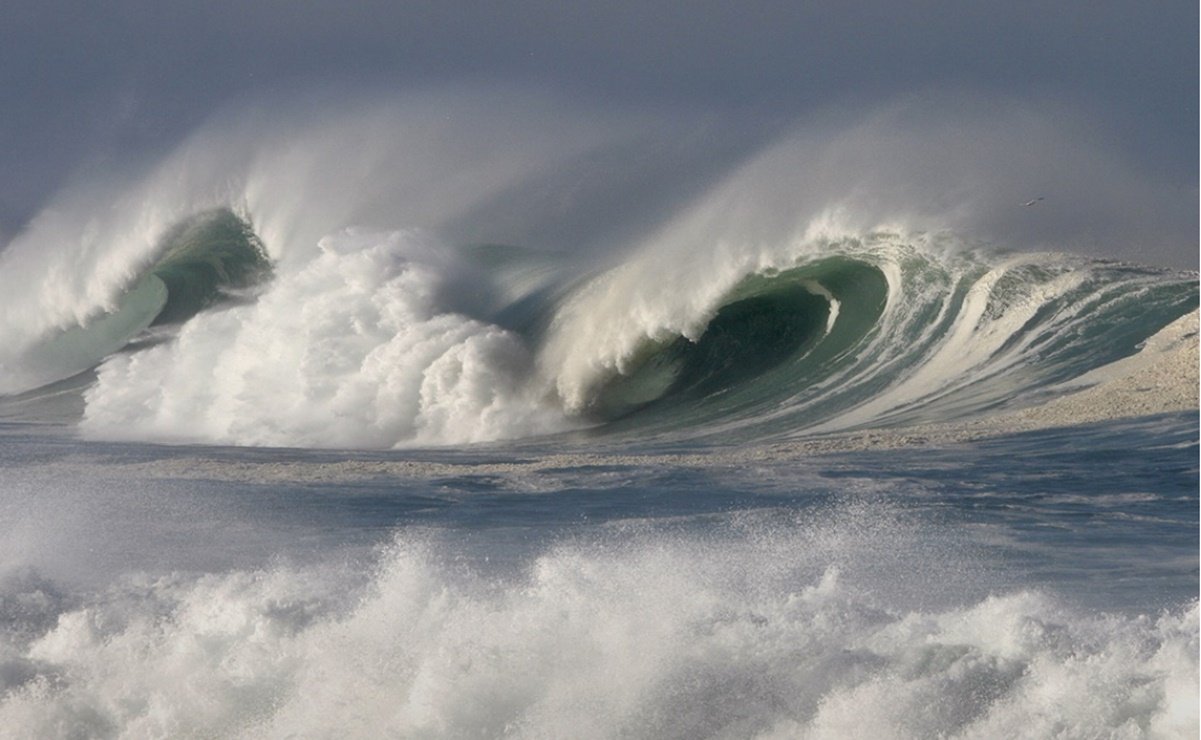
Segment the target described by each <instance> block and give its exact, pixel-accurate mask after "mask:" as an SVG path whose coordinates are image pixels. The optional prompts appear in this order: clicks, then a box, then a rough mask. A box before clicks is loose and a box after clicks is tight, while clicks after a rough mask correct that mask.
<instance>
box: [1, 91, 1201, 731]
mask: <svg viewBox="0 0 1201 740" xmlns="http://www.w3.org/2000/svg"><path fill="white" fill-rule="evenodd" d="M297 105H298V104H296V103H291V104H288V105H285V104H275V105H267V106H264V107H262V108H255V109H249V110H247V109H240V110H236V111H230V112H227V113H225V114H222V115H219V116H217V117H215V118H214V119H213V120H212V121H211V122H210V123H209V124H207V125H206V126H204V127H202V128H201V129H200V130H198V131H197V132H196V133H194V134H193V135H192V136H191V137H190V138H189V139H187V140H186V141H184V142H183V143H182V144H180V146H179V147H178V148H177V149H176V150H174V151H173V152H170V153H168V154H167V155H165V156H163V157H161V158H158V159H156V160H154V161H150V162H147V163H143V164H141V165H139V166H136V167H130V168H129V169H128V170H127V171H122V172H116V173H113V172H110V173H105V174H104V175H103V176H102V177H97V176H90V177H83V178H81V179H80V180H78V181H77V182H75V183H74V184H73V185H72V186H70V187H68V188H66V189H65V190H64V191H63V192H61V193H60V194H58V195H57V196H56V197H55V198H54V200H53V201H52V202H51V203H49V204H47V206H46V207H45V208H44V209H43V210H42V211H41V212H40V213H39V214H38V215H37V217H36V218H35V219H34V220H33V221H32V222H31V223H30V224H29V225H28V226H27V227H26V228H25V229H24V230H22V231H21V232H19V233H17V234H16V235H15V236H13V237H12V238H11V239H10V240H9V242H8V243H7V245H6V246H5V247H4V248H3V251H2V252H0V532H3V536H2V537H0V736H3V737H20V738H25V737H29V738H34V737H121V738H136V737H247V738H249V737H255V738H258V737H297V736H301V737H430V738H435V737H437V738H442V737H528V738H552V737H554V738H558V737H578V738H608V737H647V738H664V737H681V738H682V737H689V738H692V737H723V738H743V737H757V738H794V737H801V738H842V737H881V738H892V737H895V738H925V737H954V738H992V737H1029V738H1043V737H1063V738H1096V737H1114V738H1128V737H1154V738H1175V737H1195V736H1196V733H1197V728H1198V701H1197V696H1198V690H1199V689H1198V641H1199V624H1198V622H1199V615H1198V602H1197V598H1198V594H1197V578H1198V558H1197V548H1198V534H1197V533H1198V514H1197V512H1198V486H1197V476H1198V467H1197V437H1198V423H1197V418H1198V417H1197V408H1198V279H1197V274H1196V273H1195V272H1193V271H1186V270H1176V269H1168V268H1160V267H1154V266H1148V265H1141V264H1136V263H1132V262H1126V261H1119V260H1114V259H1105V258H1100V257H1095V256H1084V255H1083V254H1080V253H1077V252H1073V251H1071V250H1070V247H1072V246H1073V245H1072V244H1066V243H1065V244H1064V245H1062V248H1059V249H1057V248H1056V245H1054V244H1045V243H1032V242H1030V241H1029V240H1025V237H1024V236H1022V234H1023V233H1024V232H1023V228H1025V227H1023V226H1022V225H1021V222H1020V221H1019V220H1017V219H1033V218H1038V217H1039V216H1038V214H1037V213H1032V212H1030V211H1029V210H1028V208H1024V207H1023V206H1022V201H1021V200H1020V199H1019V198H1016V197H1015V198H1013V199H1012V200H1013V204H1014V205H1016V209H1017V210H1018V211H1022V212H1021V213H1018V214H1017V215H1016V216H1014V215H998V214H1000V211H999V210H998V207H997V206H996V205H995V203H996V201H997V200H998V198H1001V197H1009V196H1008V195H1007V193H1009V192H1010V190H1009V189H1010V187H1011V185H1012V183H1013V182H1014V181H1015V178H1018V177H1019V176H1020V172H1021V170H1022V169H1023V168H1028V167H1032V166H1035V165H1034V163H1035V160H1037V158H1038V157H1039V156H1040V155H1039V152H1042V151H1049V150H1054V151H1057V152H1061V153H1062V156H1063V157H1068V158H1070V157H1071V156H1073V155H1079V157H1080V161H1082V162H1083V161H1086V160H1087V162H1088V163H1089V169H1088V171H1087V174H1088V175H1089V176H1090V177H1091V176H1095V179H1096V180H1097V181H1104V180H1106V179H1113V178H1115V177H1117V176H1118V175H1119V174H1121V172H1120V166H1121V163H1120V162H1117V161H1111V160H1107V159H1106V158H1105V157H1104V156H1101V155H1099V154H1097V152H1096V151H1094V150H1092V149H1088V146H1089V144H1088V143H1087V142H1081V141H1079V140H1078V139H1077V138H1075V137H1072V136H1068V135H1061V134H1058V133H1056V132H1055V130H1053V129H1052V128H1050V127H1048V125H1047V124H1046V122H1045V121H1043V120H1041V119H1040V118H1039V117H1038V116H1037V115H1036V112H1034V111H1031V110H1026V109H1020V110H1015V111H1010V112H1009V113H1006V114H1003V115H998V114H997V112H996V111H992V110H990V111H989V112H988V115H986V116H980V117H978V118H970V119H969V120H961V121H956V122H947V121H941V120H933V119H931V118H928V117H926V116H924V115H920V114H915V113H914V112H913V111H912V110H911V109H910V108H908V107H906V106H904V105H902V106H899V107H892V108H885V109H882V110H880V111H875V112H874V113H871V114H870V115H867V116H866V117H865V118H862V119H860V120H858V121H857V122H855V123H853V124H849V125H840V126H838V127H831V126H829V125H827V124H821V125H818V124H812V125H797V126H795V127H792V128H788V129H785V130H773V131H771V132H760V133H759V134H757V135H755V136H751V135H750V134H746V133H740V134H739V135H736V136H731V135H730V132H729V131H724V130H720V129H719V128H711V127H710V128H706V127H705V126H701V127H697V128H693V129H689V131H690V133H689V135H687V136H683V137H681V136H680V135H679V134H678V131H679V128H678V126H679V122H678V121H676V120H674V119H672V120H669V119H668V118H666V117H654V116H649V115H645V114H643V115H632V114H628V113H617V112H613V111H599V110H594V109H586V108H583V107H580V106H578V105H576V106H565V105H564V104H563V102H562V101H548V100H546V99H544V98H539V97H537V96H528V95H524V94H518V93H514V92H513V91H507V92H506V93H505V94H503V95H481V94H479V93H478V92H473V93H471V94H462V93H438V94H428V95H425V96H416V97H414V98H412V99H407V100H405V101H391V102H388V101H384V102H380V101H372V102H370V103H365V102H364V101H356V103H355V104H354V105H349V104H345V101H342V104H339V105H337V106H333V105H328V104H325V105H323V106H322V107H321V112H320V114H319V115H298V113H299V112H300V111H302V110H303V111H308V110H309V109H307V108H304V107H303V106H300V107H291V106H297ZM309 112H311V111H309ZM950 127H953V128H955V130H956V131H959V132H968V133H969V134H970V133H975V134H976V135H977V136H976V138H977V139H979V140H990V141H1000V144H998V145H997V146H996V148H995V150H993V151H991V153H990V152H988V151H986V152H985V153H983V154H980V152H979V151H978V148H974V147H971V146H968V144H967V143H965V142H970V141H971V140H972V138H973V137H972V136H970V135H968V134H964V133H961V134H960V136H958V137H957V138H956V140H955V141H953V142H951V143H950V144H948V145H947V147H948V148H949V150H948V151H942V149H940V148H939V147H941V146H943V143H945V142H946V139H945V134H946V131H947V130H948V128H950ZM1013 141H1023V142H1035V145H1032V146H1027V147H1025V149H1030V150H1033V153H1032V154H1030V155H1028V156H1030V157H1033V158H1034V159H1030V160H1022V159H1021V157H1017V158H1015V157H1013V156H1011V154H1010V152H1011V151H1013V147H1011V146H1009V145H1008V144H1007V142H1010V143H1012V142H1013ZM956 142H958V143H956ZM936 144H937V145H936ZM936 150H937V151H938V152H939V156H933V154H932V153H933V152H935V151H936ZM1086 154H1087V156H1085V155H1086ZM865 162H870V163H871V164H872V166H871V167H870V168H866V167H865ZM868 169H870V172H871V173H872V174H871V177H869V178H866V179H865V178H864V177H862V176H859V175H855V174H854V173H861V172H863V171H867V170H868ZM1153 196H1154V194H1153V193H1147V194H1146V197H1147V198H1148V199H1151V198H1153ZM1096 207H1097V206H1095V205H1092V204H1090V205H1088V206H1087V207H1086V208H1085V209H1084V210H1083V211H1082V213H1084V214H1085V215H1087V214H1089V213H1091V212H1092V210H1091V209H1094V208H1096ZM1007 219H1008V220H1007ZM997 234H1002V235H1003V234H1012V235H1014V236H1013V242H1012V243H1006V242H1005V241H1003V238H1002V237H998V236H997Z"/></svg>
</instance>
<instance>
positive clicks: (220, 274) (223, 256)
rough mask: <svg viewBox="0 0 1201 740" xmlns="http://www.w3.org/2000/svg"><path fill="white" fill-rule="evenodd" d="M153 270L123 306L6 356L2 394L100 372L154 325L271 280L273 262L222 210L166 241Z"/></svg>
mask: <svg viewBox="0 0 1201 740" xmlns="http://www.w3.org/2000/svg"><path fill="white" fill-rule="evenodd" d="M153 255H154V256H153V257H152V258H151V259H150V260H149V265H148V266H147V267H146V268H144V269H143V270H142V271H141V272H140V273H138V275H137V277H136V278H135V279H134V280H132V281H131V282H130V283H129V286H128V287H127V288H126V289H125V290H124V291H122V292H121V294H120V296H119V297H118V299H117V301H116V306H115V307H114V308H112V309H110V310H107V311H105V310H101V311H97V312H95V313H94V315H92V316H91V317H90V318H88V319H86V320H84V321H83V322H82V323H80V324H78V325H75V326H70V327H66V328H60V329H51V330H49V331H47V332H45V333H43V334H42V335H41V336H39V337H36V338H35V339H34V340H32V341H30V342H27V343H25V344H24V346H21V345H20V344H18V345H17V346H14V347H9V348H8V352H10V353H11V355H10V356H9V357H0V369H2V370H3V373H0V393H4V392H7V393H14V392H16V393H19V392H21V391H26V390H30V389H33V388H37V387H40V386H43V385H46V384H48V383H51V382H54V381H57V380H62V379H64V378H67V377H70V376H72V375H75V374H76V373H79V372H82V371H84V370H88V369H91V368H93V367H95V366H96V365H97V364H98V363H99V362H100V361H102V360H103V359H104V358H106V357H108V356H110V355H112V354H113V353H115V352H118V351H120V350H121V349H123V348H125V347H126V346H127V345H129V344H130V343H131V342H133V341H134V340H135V339H137V338H139V337H140V336H142V335H143V333H144V332H145V331H146V330H147V329H149V328H150V327H153V326H166V325H178V324H181V323H183V322H185V321H187V320H188V319H190V318H192V317H193V316H195V315H196V314H198V313H200V312H201V311H203V310H205V309H207V308H210V307H213V306H217V305H221V304H228V303H231V302H234V301H236V300H237V296H238V294H239V292H240V291H246V290H249V289H251V288H253V287H255V286H256V285H259V284H260V283H262V282H264V281H266V280H267V279H269V278H270V276H271V274H272V268H271V262H270V260H269V259H268V257H267V254H266V250H265V249H264V248H263V244H262V242H261V241H260V240H259V238H258V237H257V236H256V235H255V233H254V230H253V228H252V227H251V226H250V224H249V223H247V222H246V221H245V220H244V219H242V218H239V217H238V216H237V215H235V214H234V213H233V211H231V210H229V209H226V208H221V209H214V210H210V211H205V212H201V213H198V214H195V215H193V216H191V217H189V218H187V219H184V220H183V221H181V222H180V223H178V224H176V225H175V226H174V227H172V228H171V229H169V230H168V231H167V232H166V233H165V234H163V236H162V237H161V238H160V239H159V240H158V245H157V247H156V248H155V249H154V251H153Z"/></svg>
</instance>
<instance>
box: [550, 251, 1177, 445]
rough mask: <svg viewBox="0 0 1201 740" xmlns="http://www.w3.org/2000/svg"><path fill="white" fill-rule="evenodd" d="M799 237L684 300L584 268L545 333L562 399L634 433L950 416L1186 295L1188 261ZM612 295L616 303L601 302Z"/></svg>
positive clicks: (1047, 375)
mask: <svg viewBox="0 0 1201 740" xmlns="http://www.w3.org/2000/svg"><path fill="white" fill-rule="evenodd" d="M797 251H800V252H801V254H799V255H797V256H792V257H789V256H786V255H787V252H785V253H784V255H785V256H776V255H773V256H772V264H771V266H769V267H765V268H760V269H759V270H758V271H756V272H754V273H751V274H742V273H740V272H739V271H737V270H732V271H730V272H728V273H726V275H727V276H726V277H724V278H718V279H717V280H715V281H714V282H716V283H717V284H718V286H719V287H716V288H713V287H710V286H704V287H703V288H702V290H707V291H711V292H712V293H714V294H718V295H719V296H720V297H719V298H717V299H716V300H712V301H707V302H704V303H702V304H699V305H689V302H690V301H691V300H692V294H691V292H690V289H689V287H688V286H679V289H680V293H676V292H675V288H676V287H677V286H674V285H672V286H670V289H669V290H667V291H664V290H663V289H662V287H661V286H662V282H663V280H662V279H660V280H654V281H652V279H651V278H649V277H648V276H651V275H663V274H664V273H663V272H662V271H661V270H659V269H656V268H654V267H651V266H640V267H638V268H636V269H634V270H631V271H629V272H618V273H615V274H613V275H610V276H605V277H603V278H601V279H599V280H598V281H597V284H596V285H592V286H589V287H588V288H586V289H585V290H584V291H582V292H581V295H580V296H579V297H577V298H576V299H575V302H574V303H569V304H568V305H567V306H566V307H565V309H564V311H563V313H564V316H565V320H564V322H563V324H562V325H561V326H559V327H556V330H555V333H554V336H552V338H551V340H550V346H551V351H552V352H554V353H555V354H554V356H555V357H556V358H557V359H558V360H559V362H560V365H559V368H560V371H559V373H558V374H557V376H556V380H557V383H558V389H559V391H560V393H561V395H562V397H563V398H564V399H565V401H566V403H567V404H568V406H569V407H571V408H578V409H580V410H581V411H583V412H585V413H597V414H599V415H601V416H604V417H612V416H614V415H616V416H619V417H621V418H620V419H619V420H618V421H617V422H615V423H614V424H613V425H612V427H613V428H620V429H623V430H627V429H638V430H639V431H640V433H645V432H647V431H648V429H661V430H663V431H665V432H672V431H673V430H682V429H690V430H693V433H695V430H701V431H700V433H701V434H721V435H723V436H728V435H730V434H731V433H734V434H736V435H750V436H754V437H761V436H764V435H774V434H781V433H790V432H793V431H798V430H799V431H803V432H809V433H819V432H830V431H841V430H848V429H857V428H880V427H888V426H902V425H912V424H922V423H934V422H948V421H954V420H958V419H964V418H969V417H973V416H978V415H980V414H982V413H984V412H987V411H990V410H995V409H998V408H1001V407H1006V406H1011V405H1019V406H1020V405H1021V404H1023V403H1026V404H1028V403H1031V402H1032V401H1033V400H1035V399H1037V398H1039V397H1040V396H1043V397H1049V396H1053V395H1054V394H1055V393H1057V392H1060V391H1061V390H1062V389H1057V386H1059V385H1062V384H1064V383H1067V382H1068V381H1070V380H1071V379H1072V378H1075V377H1078V376H1080V375H1082V374H1084V373H1086V372H1088V371H1090V370H1093V369H1095V368H1098V367H1102V366H1105V365H1108V364H1110V363H1112V362H1115V361H1116V360H1118V359H1120V358H1123V357H1126V356H1129V355H1133V354H1135V353H1136V352H1137V351H1138V349H1139V348H1140V346H1141V345H1142V344H1143V343H1144V342H1145V341H1146V340H1147V339H1148V338H1149V337H1151V336H1152V335H1154V334H1156V333H1157V332H1158V331H1159V330H1160V329H1162V328H1163V327H1164V326H1165V325H1167V324H1169V323H1171V322H1172V321H1173V320H1175V319H1177V318H1179V317H1180V316H1182V315H1184V314H1186V313H1188V312H1190V311H1193V310H1195V308H1196V303H1197V290H1196V286H1195V283H1194V281H1193V280H1192V279H1191V277H1190V276H1187V275H1173V274H1171V273H1169V272H1166V271H1158V270H1153V269H1145V268H1139V267H1136V266H1131V265H1122V264H1117V263H1107V262H1100V261H1090V260H1086V259H1083V258H1077V257H1071V256H1067V255H1053V254H1015V255H992V254H989V253H987V252H980V251H973V250H970V249H965V248H963V247H962V246H961V245H959V244H955V243H953V242H951V243H948V241H947V237H941V238H931V237H928V236H923V235H918V236H916V237H912V236H911V237H906V236H903V235H898V234H883V233H878V234H871V235H866V236H865V237H863V238H845V239H841V240H837V241H827V240H823V241H819V242H816V243H809V244H802V245H800V247H799V248H798V249H797ZM707 270H708V271H709V272H710V274H718V275H720V274H721V273H722V270H721V267H717V268H713V267H710V268H707ZM654 283H658V285H655V284H654ZM619 284H620V285H619ZM723 291H724V292H723ZM615 296H620V299H618V298H616V297H615ZM614 303H620V304H621V305H622V306H626V305H629V306H630V307H629V308H618V309H616V311H617V313H616V315H613V316H608V315H606V313H607V312H610V311H614V307H613V305H612V304H614ZM598 315H599V316H600V317H601V318H599V319H598ZM598 332H599V333H600V334H601V336H598V335H597V334H598ZM1187 380H1188V379H1187V378H1182V379H1181V382H1187Z"/></svg>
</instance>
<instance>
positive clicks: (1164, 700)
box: [0, 507, 1198, 738]
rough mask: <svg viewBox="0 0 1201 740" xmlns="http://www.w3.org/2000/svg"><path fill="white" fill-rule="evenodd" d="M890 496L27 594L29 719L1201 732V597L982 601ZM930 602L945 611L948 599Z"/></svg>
mask: <svg viewBox="0 0 1201 740" xmlns="http://www.w3.org/2000/svg"><path fill="white" fill-rule="evenodd" d="M894 514H895V512H894ZM931 534H932V533H931V532H925V531H923V532H916V531H914V530H912V529H911V528H908V527H907V526H905V525H903V524H900V523H899V522H898V521H897V520H896V519H895V517H894V516H890V515H889V512H888V511H887V508H886V507H868V508H864V509H863V510H861V511H858V512H854V511H852V512H849V513H848V512H843V513H842V514H839V515H836V516H835V517H834V518H833V519H832V520H823V521H809V522H803V521H802V522H796V523H794V524H793V525H791V526H786V527H781V526H778V525H777V526H769V527H765V526H763V525H761V524H750V525H749V526H748V527H747V528H745V529H743V531H742V533H741V534H739V533H738V532H737V529H736V530H734V531H727V532H726V533H725V534H724V535H720V534H717V533H713V532H711V533H709V534H708V535H704V536H699V535H684V534H675V535H672V534H670V533H667V532H663V531H655V528H652V529H651V530H645V531H644V530H642V529H641V528H639V527H638V526H634V527H632V528H630V527H625V528H619V529H617V530H615V531H613V532H612V533H611V534H610V535H609V536H607V537H604V538H601V539H599V540H591V541H584V542H564V543H561V544H560V545H558V546H554V547H552V548H551V549H549V550H547V551H545V552H543V553H542V554H541V555H538V556H537V557H535V558H534V559H533V560H532V561H530V562H529V563H528V565H527V566H526V567H525V568H524V569H523V570H522V571H521V573H520V574H518V575H508V576H500V575H495V574H489V572H488V571H485V570H480V569H478V568H465V567H464V566H462V565H456V564H455V562H456V558H455V557H454V554H453V553H452V552H449V551H448V550H446V549H444V547H446V546H443V545H439V544H437V542H436V541H435V542H430V541H422V540H421V539H413V537H412V536H411V535H402V536H400V537H398V539H397V540H396V542H395V543H394V544H393V545H392V546H391V547H390V548H388V549H387V550H386V551H384V552H382V553H381V555H380V557H379V560H378V563H377V565H376V566H375V568H374V570H373V571H372V575H371V577H370V579H369V581H368V582H367V583H365V584H364V583H362V580H361V579H359V578H357V577H354V576H349V575H348V574H342V573H340V572H339V571H338V570H337V569H336V568H334V569H330V568H324V569H300V568H289V567H283V566H280V567H275V568H271V569H268V570H262V571H233V572H225V573H216V574H211V575H203V576H189V575H186V574H175V575H167V576H161V577H129V578H127V579H125V580H123V581H122V582H120V583H118V584H116V585H114V586H111V587H109V588H107V589H106V590H105V591H103V592H102V593H101V594H99V595H98V596H95V597H91V596H86V595H82V594H76V595H65V594H64V593H62V592H61V591H60V590H58V589H56V587H55V586H54V585H53V584H50V583H48V582H46V581H44V580H40V579H38V578H37V577H35V576H30V575H29V574H26V575H24V576H22V577H15V578H12V577H10V578H8V579H6V580H5V581H4V582H3V584H2V586H0V609H2V610H3V613H4V615H5V626H6V629H7V632H6V633H5V634H4V635H3V641H4V642H3V646H2V652H0V678H2V680H3V687H4V693H3V695H2V698H0V727H4V728H6V732H9V733H15V735H16V736H22V737H68V736H87V737H158V736H174V737H179V736H191V735H204V736H221V737H255V738H273V737H280V738H282V737H294V736H297V735H303V736H305V737H380V736H397V737H431V738H433V737H438V738H443V737H501V736H508V737H520V738H547V737H575V738H608V737H616V736H621V737H646V738H663V737H680V738H683V737H731V738H732V737H759V738H785V737H788V738H792V737H807V738H845V737H867V736H870V737H881V738H926V737H935V736H938V737H953V738H992V737H998V736H1006V737H1020V738H1044V737H1050V736H1055V737H1063V738H1096V737H1113V738H1118V737H1158V738H1184V737H1189V736H1192V735H1193V734H1194V733H1195V732H1196V727H1197V722H1198V712H1197V710H1198V706H1197V702H1196V697H1197V691H1198V659H1197V655H1198V611H1197V607H1196V605H1195V604H1193V605H1192V606H1187V607H1184V608H1182V609H1181V610H1179V611H1176V612H1171V613H1164V614H1161V615H1159V616H1158V617H1117V616H1105V615H1096V614H1085V613H1080V612H1077V611H1074V610H1072V609H1070V608H1067V607H1065V606H1063V605H1061V604H1059V603H1057V602H1056V601H1055V600H1054V599H1052V598H1049V597H1047V596H1044V595H1040V594H1038V593H1031V592H1015V593H1010V594H1006V595H993V596H987V597H984V598H979V597H977V598H975V599H974V600H973V601H972V602H971V603H963V604H958V605H956V604H954V603H953V602H948V601H947V598H946V596H947V594H948V593H954V591H955V589H956V588H961V587H962V586H963V585H964V579H965V578H971V577H973V576H972V571H971V568H967V569H966V570H959V571H956V570H954V569H953V568H952V565H953V564H956V563H959V564H962V563H963V552H962V551H957V552H956V555H957V557H947V555H948V554H949V553H945V552H941V550H940V549H939V547H940V546H939V544H938V543H939V542H940V539H939V538H937V537H931V536H930V535H931ZM923 601H925V603H926V605H925V606H921V604H922V602H923Z"/></svg>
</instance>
